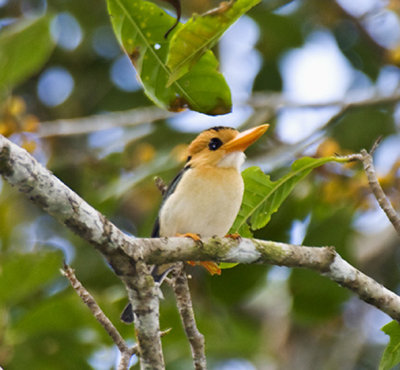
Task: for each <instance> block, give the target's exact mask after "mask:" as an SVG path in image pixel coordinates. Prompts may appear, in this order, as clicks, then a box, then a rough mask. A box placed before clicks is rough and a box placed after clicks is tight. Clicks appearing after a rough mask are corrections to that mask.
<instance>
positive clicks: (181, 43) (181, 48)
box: [167, 0, 261, 85]
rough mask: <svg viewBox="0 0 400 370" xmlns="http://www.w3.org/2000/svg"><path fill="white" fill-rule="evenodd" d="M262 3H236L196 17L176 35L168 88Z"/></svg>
mask: <svg viewBox="0 0 400 370" xmlns="http://www.w3.org/2000/svg"><path fill="white" fill-rule="evenodd" d="M260 1H261V0H236V1H234V2H233V0H232V1H230V2H222V3H221V5H220V6H219V7H218V8H216V9H214V10H212V11H210V12H207V13H205V14H204V15H201V16H199V15H194V16H193V17H192V18H191V19H189V21H188V22H186V23H185V24H184V25H183V26H182V27H180V28H179V30H178V31H177V32H175V33H174V35H173V37H172V39H171V45H170V47H169V53H168V57H167V66H168V68H169V69H170V70H171V75H170V76H169V79H168V85H170V84H171V83H173V82H174V81H176V80H177V79H178V78H180V77H181V76H183V75H184V74H185V73H187V72H188V71H189V70H190V68H191V67H192V66H193V65H194V64H195V63H196V62H197V61H198V60H199V59H200V58H201V56H202V55H203V54H204V53H205V52H206V51H207V50H209V49H210V48H211V47H213V46H214V45H215V43H216V42H217V41H218V40H219V38H220V37H221V36H222V34H223V33H224V32H225V31H226V30H227V29H228V28H229V27H230V26H231V25H232V24H233V23H234V22H235V21H236V20H237V19H238V18H239V17H240V16H241V15H243V14H244V13H246V12H247V11H248V10H249V9H251V8H252V7H253V6H255V5H257V4H258V3H259V2H260Z"/></svg>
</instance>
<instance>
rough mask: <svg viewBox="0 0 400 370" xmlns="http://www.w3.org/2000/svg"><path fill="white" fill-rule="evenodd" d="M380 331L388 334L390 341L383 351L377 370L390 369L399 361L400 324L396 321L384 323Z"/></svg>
mask: <svg viewBox="0 0 400 370" xmlns="http://www.w3.org/2000/svg"><path fill="white" fill-rule="evenodd" d="M382 331H383V332H384V333H385V334H387V335H389V336H390V342H389V344H388V346H387V347H386V348H385V352H383V357H382V360H381V363H380V364H379V370H390V369H393V368H394V367H395V366H396V365H398V364H399V363H400V350H399V349H400V326H399V323H398V322H397V321H392V322H390V323H389V324H386V325H385V326H384V327H383V328H382Z"/></svg>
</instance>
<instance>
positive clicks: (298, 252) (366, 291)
mask: <svg viewBox="0 0 400 370" xmlns="http://www.w3.org/2000/svg"><path fill="white" fill-rule="evenodd" d="M140 243H142V245H143V248H144V253H143V258H144V260H145V261H147V262H148V263H161V262H174V261H189V260H192V261H193V260H195V261H196V260H197V261H207V260H214V261H220V262H238V263H268V264H274V265H279V266H288V267H306V268H308V269H311V270H315V271H317V272H319V273H320V274H322V275H324V276H326V277H328V278H330V279H331V280H333V281H335V282H337V283H338V284H340V285H341V286H343V287H345V288H347V289H350V290H352V291H353V292H354V293H356V294H357V295H358V296H359V297H360V299H362V300H363V301H365V302H367V303H369V304H371V305H373V306H375V307H377V308H379V309H380V310H381V311H383V312H385V313H387V314H388V315H389V316H390V317H392V318H393V319H395V320H397V321H400V297H399V296H398V295H396V294H394V293H393V292H391V291H390V290H388V289H386V288H385V287H384V286H382V285H381V284H379V283H377V282H376V281H375V280H373V279H372V278H370V277H368V276H367V275H365V274H363V273H362V272H361V271H359V270H357V269H356V268H355V267H353V266H351V265H350V264H348V263H347V262H346V261H344V260H343V259H342V258H341V257H340V255H339V254H337V253H336V251H335V250H334V248H332V247H319V248H318V247H305V246H298V245H290V244H284V243H277V242H271V241H265V240H256V239H241V240H233V239H231V238H217V237H213V238H207V239H203V240H202V243H201V244H198V243H196V242H195V241H193V240H192V239H190V238H162V239H141V241H140ZM125 251H126V253H127V254H130V251H129V248H128V249H126V250H125Z"/></svg>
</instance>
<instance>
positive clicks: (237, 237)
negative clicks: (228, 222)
mask: <svg viewBox="0 0 400 370" xmlns="http://www.w3.org/2000/svg"><path fill="white" fill-rule="evenodd" d="M225 238H231V239H233V240H238V239H240V238H241V236H240V234H238V233H233V234H226V235H225Z"/></svg>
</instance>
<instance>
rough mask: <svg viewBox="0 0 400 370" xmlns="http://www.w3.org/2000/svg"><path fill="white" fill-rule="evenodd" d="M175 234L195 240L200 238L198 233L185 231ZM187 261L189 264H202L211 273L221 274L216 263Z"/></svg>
mask: <svg viewBox="0 0 400 370" xmlns="http://www.w3.org/2000/svg"><path fill="white" fill-rule="evenodd" d="M176 236H184V237H187V238H192V239H193V240H194V241H195V242H198V241H199V240H201V238H200V236H199V234H193V233H186V234H176ZM187 263H188V264H189V265H191V266H196V265H200V266H203V267H204V268H205V269H206V270H207V271H208V272H209V273H210V274H211V275H221V269H220V268H219V267H218V264H217V263H215V262H211V261H202V262H195V261H187Z"/></svg>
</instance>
